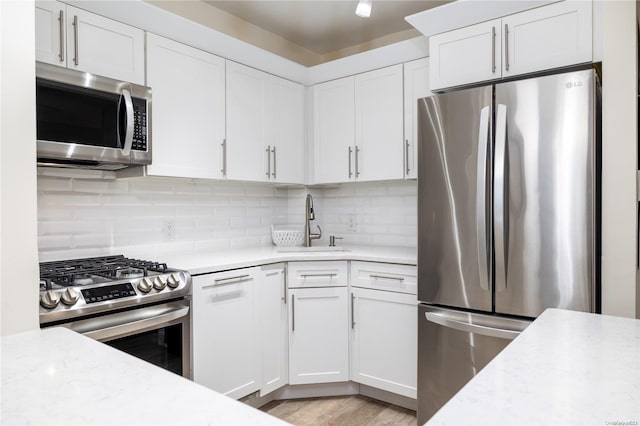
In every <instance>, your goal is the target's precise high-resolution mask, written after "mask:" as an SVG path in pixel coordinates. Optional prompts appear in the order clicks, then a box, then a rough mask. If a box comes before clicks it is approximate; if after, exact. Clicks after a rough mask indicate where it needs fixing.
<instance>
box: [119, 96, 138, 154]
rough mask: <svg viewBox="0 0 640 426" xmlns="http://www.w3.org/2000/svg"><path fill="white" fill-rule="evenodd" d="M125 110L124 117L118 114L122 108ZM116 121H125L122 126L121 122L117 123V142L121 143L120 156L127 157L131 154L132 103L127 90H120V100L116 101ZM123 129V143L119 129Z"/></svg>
mask: <svg viewBox="0 0 640 426" xmlns="http://www.w3.org/2000/svg"><path fill="white" fill-rule="evenodd" d="M123 101H124V102H123ZM123 107H124V108H125V114H126V115H125V116H124V117H123V116H122V114H120V112H121V111H122V108H123ZM118 112H119V113H118V120H123V119H124V120H126V121H125V123H124V126H122V124H123V123H122V122H119V123H118V140H119V141H120V142H121V146H122V155H124V156H125V157H128V156H129V155H130V154H131V145H132V144H133V124H134V123H133V101H132V100H131V92H129V91H128V90H127V89H122V93H121V94H120V99H119V100H118ZM123 127H124V130H125V133H124V143H123V141H122V134H121V133H120V132H121V129H122V128H123Z"/></svg>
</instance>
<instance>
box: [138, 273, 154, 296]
mask: <svg viewBox="0 0 640 426" xmlns="http://www.w3.org/2000/svg"><path fill="white" fill-rule="evenodd" d="M152 288H153V283H152V282H151V280H150V279H149V278H146V277H145V278H143V279H141V280H140V282H139V283H138V290H140V291H141V292H143V293H149V292H150V291H151V289H152Z"/></svg>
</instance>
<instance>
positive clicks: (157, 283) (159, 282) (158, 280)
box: [153, 277, 167, 291]
mask: <svg viewBox="0 0 640 426" xmlns="http://www.w3.org/2000/svg"><path fill="white" fill-rule="evenodd" d="M166 286H167V282H166V281H165V280H163V279H162V277H155V278H154V279H153V288H155V289H156V290H158V291H160V290H164V288H165V287H166Z"/></svg>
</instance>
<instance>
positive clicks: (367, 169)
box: [354, 65, 404, 181]
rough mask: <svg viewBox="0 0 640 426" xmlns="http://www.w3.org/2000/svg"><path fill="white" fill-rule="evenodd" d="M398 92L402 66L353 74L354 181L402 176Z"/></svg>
mask: <svg viewBox="0 0 640 426" xmlns="http://www.w3.org/2000/svg"><path fill="white" fill-rule="evenodd" d="M402 95H403V88H402V65H395V66H392V67H387V68H382V69H379V70H376V71H371V72H367V73H363V74H358V75H356V76H355V129H356V131H355V137H356V146H355V151H356V152H355V154H354V161H355V164H354V166H355V173H356V179H357V180H359V181H372V180H385V179H402V177H403V171H402V170H403V157H404V156H403V134H404V129H403V100H402V99H403V96H402Z"/></svg>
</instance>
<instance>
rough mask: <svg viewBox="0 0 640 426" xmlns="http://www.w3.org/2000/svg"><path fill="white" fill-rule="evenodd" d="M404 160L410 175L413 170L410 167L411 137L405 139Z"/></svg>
mask: <svg viewBox="0 0 640 426" xmlns="http://www.w3.org/2000/svg"><path fill="white" fill-rule="evenodd" d="M404 162H405V167H406V173H407V176H408V175H409V172H410V171H411V169H410V167H409V139H405V140H404Z"/></svg>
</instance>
